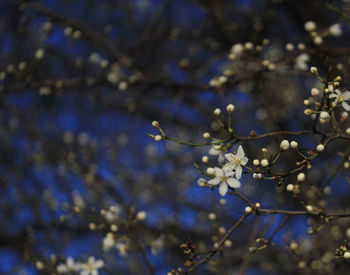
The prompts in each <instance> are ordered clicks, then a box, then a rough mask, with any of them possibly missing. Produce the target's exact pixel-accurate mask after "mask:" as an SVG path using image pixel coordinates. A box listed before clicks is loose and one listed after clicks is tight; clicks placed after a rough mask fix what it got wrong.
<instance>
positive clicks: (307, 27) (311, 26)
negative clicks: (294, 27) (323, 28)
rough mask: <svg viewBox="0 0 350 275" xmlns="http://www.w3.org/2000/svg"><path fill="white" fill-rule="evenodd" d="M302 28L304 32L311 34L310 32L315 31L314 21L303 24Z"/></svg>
mask: <svg viewBox="0 0 350 275" xmlns="http://www.w3.org/2000/svg"><path fill="white" fill-rule="evenodd" d="M304 28H305V30H306V31H308V32H312V31H314V30H316V23H315V22H314V21H307V22H305V24H304Z"/></svg>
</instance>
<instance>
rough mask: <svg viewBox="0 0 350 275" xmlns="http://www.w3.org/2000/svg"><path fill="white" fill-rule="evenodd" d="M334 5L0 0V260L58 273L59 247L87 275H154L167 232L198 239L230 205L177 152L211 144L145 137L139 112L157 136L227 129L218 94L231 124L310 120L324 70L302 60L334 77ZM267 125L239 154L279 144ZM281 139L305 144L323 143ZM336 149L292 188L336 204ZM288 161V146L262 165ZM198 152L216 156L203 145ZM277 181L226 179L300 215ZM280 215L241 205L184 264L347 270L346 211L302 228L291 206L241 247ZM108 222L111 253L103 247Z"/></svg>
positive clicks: (172, 237)
mask: <svg viewBox="0 0 350 275" xmlns="http://www.w3.org/2000/svg"><path fill="white" fill-rule="evenodd" d="M349 7H350V6H349V5H348V1H318V0H311V1H299V0H294V1H292V0H290V1H288V0H255V1H254V0H251V1H249V0H245V1H244V0H240V1H238V0H237V1H235V0H217V1H209V0H130V1H123V0H100V1H94V0H59V1H57V0H56V1H52V0H41V1H10V0H1V1H0V33H1V36H0V57H1V58H0V105H1V107H0V121H1V123H0V144H1V146H0V151H1V153H0V171H1V176H0V209H1V210H0V221H1V227H0V273H1V274H55V273H56V274H57V272H58V271H57V269H56V267H57V266H58V264H60V263H65V259H66V258H67V257H72V258H74V259H75V260H76V261H85V260H86V259H87V258H88V257H89V256H94V257H95V258H96V259H103V261H104V263H105V268H104V269H101V270H100V274H149V273H151V271H150V270H154V272H155V274H167V272H169V271H171V269H173V268H175V269H176V268H178V267H183V264H184V262H185V261H186V255H184V253H183V249H182V248H180V244H182V243H187V242H188V241H189V240H191V241H192V242H193V243H194V244H196V246H197V247H199V248H203V249H209V248H211V247H212V245H213V243H214V242H215V241H217V240H219V239H220V238H221V237H222V236H223V234H224V233H225V231H226V230H227V229H229V228H230V227H231V226H232V225H233V224H234V223H235V222H236V221H237V219H238V218H239V217H240V216H241V214H242V212H243V211H244V207H245V206H246V205H245V204H244V203H242V201H240V200H239V199H238V198H236V197H233V196H226V197H224V200H223V198H222V197H221V196H220V195H219V194H218V192H217V190H210V189H209V188H201V187H200V186H198V184H197V180H198V178H199V177H200V175H199V173H198V171H197V169H196V168H195V166H194V165H193V164H194V163H197V164H198V165H200V167H201V168H202V169H204V170H205V169H206V165H205V164H203V163H201V158H202V156H203V155H208V151H209V149H210V146H200V147H191V146H185V145H180V144H177V143H174V142H170V141H161V142H156V141H155V140H154V139H152V138H151V137H150V136H148V134H149V133H150V134H154V135H156V134H158V132H157V130H156V129H154V128H152V125H151V123H152V121H153V120H157V121H159V123H160V125H161V127H162V128H163V130H164V131H166V133H167V134H168V135H169V136H170V137H174V138H177V139H179V140H183V141H188V142H194V143H204V142H206V140H205V139H203V137H202V135H203V133H204V132H210V133H211V134H212V135H213V136H215V137H218V138H225V135H226V133H225V132H224V131H223V130H222V129H221V128H220V126H219V125H218V123H217V122H216V118H215V116H214V115H213V110H214V109H215V108H221V109H222V110H224V109H225V107H226V105H227V104H229V103H232V104H234V105H235V106H236V109H235V111H234V112H233V114H232V125H233V126H232V127H233V129H234V131H235V133H237V134H238V135H239V136H248V135H249V133H250V132H251V130H254V131H255V132H256V133H258V134H262V133H267V132H271V131H280V130H290V131H298V130H303V129H311V127H312V124H313V122H312V119H310V118H309V117H306V116H305V115H304V113H303V112H304V109H305V106H304V105H303V101H304V99H306V98H308V97H309V94H310V89H311V88H312V87H322V83H320V82H319V81H318V79H317V78H315V77H314V76H313V75H312V74H311V73H310V72H309V67H310V66H317V67H318V68H319V71H320V74H323V75H327V79H331V78H334V77H335V76H337V75H341V76H342V77H343V84H344V87H349V86H348V84H349V78H348V77H347V76H348V71H349V63H348V60H349V59H348V58H349V54H350V48H349V46H350V36H349V32H348V28H349V27H348V25H347V24H348V21H349V17H348V15H349ZM307 21H313V22H315V24H316V25H317V28H316V34H312V32H310V31H308V30H307V29H306V27H305V22H307ZM335 24H340V25H336V26H337V27H338V29H337V27H334V25H335ZM330 26H333V31H331V29H330ZM337 31H338V32H337ZM339 32H340V33H341V34H340V33H339ZM316 37H318V38H316ZM320 39H321V40H320ZM234 45H236V47H233V46H234ZM237 45H241V46H237ZM242 45H243V49H241V47H242ZM288 45H289V46H288ZM322 127H326V126H322ZM344 127H345V128H346V124H345V125H344ZM282 138H283V137H276V138H267V139H262V140H257V141H252V142H242V143H240V144H242V146H243V148H244V150H245V153H246V155H247V156H248V158H249V163H248V164H249V165H251V163H252V161H253V159H255V158H261V157H262V154H261V148H262V147H266V148H268V150H269V151H271V152H276V151H278V150H279V143H280V141H281V139H282ZM293 139H295V140H297V141H298V142H299V144H300V146H301V148H303V149H305V150H307V149H310V148H314V146H315V144H318V143H319V142H321V140H320V137H319V136H314V135H307V136H300V137H299V136H298V137H294V138H293ZM233 149H234V150H236V147H234V148H233ZM346 150H347V145H346V143H345V142H342V141H336V142H334V143H333V144H332V145H331V146H330V148H327V150H326V152H324V153H323V154H322V156H321V158H320V159H318V160H316V161H315V163H313V168H312V169H311V170H309V171H308V173H307V184H305V186H303V191H302V192H303V195H305V199H306V200H307V201H308V202H309V203H314V204H315V205H316V204H317V205H318V206H320V207H325V208H326V209H330V210H345V209H346V207H349V203H348V202H349V194H350V193H349V191H350V190H349V183H348V176H349V174H348V172H347V171H346V169H345V168H343V165H342V164H343V163H344V158H346V157H347V156H348V155H346V154H349V152H348V151H346ZM337 151H340V152H342V153H340V154H337V153H336V152H337ZM345 152H347V153H345ZM297 160H298V156H297V155H296V154H295V153H294V152H287V153H286V154H285V155H284V157H283V159H281V161H280V162H279V164H278V169H280V171H288V169H290V167H294V166H293V165H294V164H295V162H296V161H297ZM339 163H340V165H339ZM208 165H209V166H217V157H216V156H210V162H209V164H208ZM293 181H295V177H291V178H287V179H286V181H285V182H283V184H282V185H281V186H280V184H277V183H276V182H275V181H272V180H264V181H257V180H255V179H253V178H252V176H251V175H243V176H242V179H241V183H242V187H241V189H240V191H241V192H242V193H243V194H245V195H246V196H247V197H249V198H250V200H251V201H253V202H260V203H261V204H262V205H263V206H264V208H279V209H289V210H302V208H301V206H300V203H299V202H298V200H296V199H295V198H294V197H293V195H292V194H290V192H286V190H285V186H286V185H287V184H288V183H293ZM111 207H112V208H111ZM101 210H102V211H101ZM143 211H144V212H143ZM107 213H108V214H107ZM140 213H141V214H140ZM145 213H146V217H145V215H144V214H145ZM213 214H215V215H213ZM282 219H283V216H281V215H275V216H252V217H249V218H248V220H247V221H246V222H245V223H244V224H243V225H242V226H241V227H240V228H239V229H238V230H237V231H235V232H234V234H233V235H232V237H231V238H230V240H231V241H232V243H231V244H230V243H227V244H226V246H227V247H226V248H225V249H224V250H223V251H222V252H220V253H218V254H217V255H216V256H215V258H213V260H212V261H210V262H209V264H207V265H203V266H201V267H200V268H199V269H197V271H196V272H197V273H196V272H193V274H239V273H240V274H244V273H245V274H293V273H294V274H295V273H296V272H297V273H298V274H348V273H347V272H348V270H349V263H348V262H346V261H344V260H340V259H335V258H334V252H335V250H336V248H338V247H339V246H340V245H341V244H343V243H344V240H347V239H349V235H350V231H349V230H348V236H347V235H346V232H347V229H348V227H350V221H349V219H339V220H336V221H334V222H332V223H331V224H329V225H326V226H324V228H322V230H321V231H320V232H318V233H317V234H314V235H310V234H309V233H308V229H309V228H310V227H311V228H313V227H315V226H316V227H317V225H319V220H317V219H316V218H315V219H312V218H308V217H304V216H300V217H292V218H290V219H289V221H288V222H287V223H286V225H285V226H284V227H283V228H282V229H281V231H279V232H278V233H277V234H276V236H275V237H274V239H273V242H274V246H269V247H268V248H266V249H264V250H262V251H257V252H256V253H250V252H249V247H254V246H256V245H257V244H256V243H255V240H256V239H257V238H259V237H264V238H268V237H269V236H270V235H271V233H272V232H273V231H274V230H275V229H276V227H277V226H278V225H279V224H280V223H281V221H282ZM113 224H114V225H116V227H117V228H116V227H114V228H113V227H111V225H113ZM114 229H115V230H114ZM109 232H113V238H114V241H115V242H116V243H117V244H119V245H117V247H116V248H113V249H106V247H104V242H103V240H104V238H105V237H106V234H107V233H109ZM293 242H295V243H296V244H297V247H298V248H297V249H294V248H295V246H294V247H292V248H293V249H292V248H291V243H293ZM149 266H151V268H150V267H149ZM72 274H73V273H72Z"/></svg>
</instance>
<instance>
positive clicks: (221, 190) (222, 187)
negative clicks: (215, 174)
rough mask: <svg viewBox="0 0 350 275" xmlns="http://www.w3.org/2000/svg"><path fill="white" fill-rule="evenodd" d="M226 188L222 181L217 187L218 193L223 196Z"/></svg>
mask: <svg viewBox="0 0 350 275" xmlns="http://www.w3.org/2000/svg"><path fill="white" fill-rule="evenodd" d="M227 190H228V186H227V184H226V182H222V183H221V184H220V187H219V193H220V195H221V196H225V195H226V193H227Z"/></svg>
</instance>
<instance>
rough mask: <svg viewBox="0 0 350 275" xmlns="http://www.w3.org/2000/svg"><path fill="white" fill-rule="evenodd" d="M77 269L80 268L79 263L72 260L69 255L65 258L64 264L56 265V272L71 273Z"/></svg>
mask: <svg viewBox="0 0 350 275" xmlns="http://www.w3.org/2000/svg"><path fill="white" fill-rule="evenodd" d="M79 269H80V264H79V263H76V262H74V259H73V258H71V257H68V258H67V260H66V263H65V264H63V263H61V264H59V265H58V266H57V267H56V270H57V272H58V273H72V272H75V271H78V270H79Z"/></svg>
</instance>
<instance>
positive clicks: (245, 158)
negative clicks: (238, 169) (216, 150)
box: [241, 156, 248, 165]
mask: <svg viewBox="0 0 350 275" xmlns="http://www.w3.org/2000/svg"><path fill="white" fill-rule="evenodd" d="M247 162H248V158H247V157H246V156H244V157H243V158H242V160H241V165H246V164H247Z"/></svg>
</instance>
